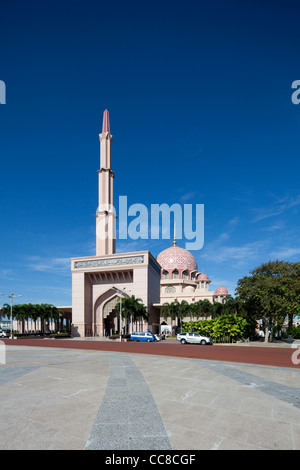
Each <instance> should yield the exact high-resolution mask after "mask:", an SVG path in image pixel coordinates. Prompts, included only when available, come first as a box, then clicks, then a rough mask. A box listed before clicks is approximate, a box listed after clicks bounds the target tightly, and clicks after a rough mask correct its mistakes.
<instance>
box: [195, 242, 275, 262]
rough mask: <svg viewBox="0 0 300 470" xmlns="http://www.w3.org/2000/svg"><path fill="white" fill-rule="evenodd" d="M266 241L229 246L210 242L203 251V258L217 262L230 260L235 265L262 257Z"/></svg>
mask: <svg viewBox="0 0 300 470" xmlns="http://www.w3.org/2000/svg"><path fill="white" fill-rule="evenodd" d="M266 248H267V242H266V241H264V240H263V241H256V242H252V243H246V244H245V245H240V246H238V245H235V246H229V245H224V244H222V243H220V242H219V241H218V240H217V241H216V242H213V243H210V244H208V246H207V248H206V250H205V251H204V252H203V258H205V259H208V260H210V261H214V262H216V263H225V262H230V263H234V264H235V265H242V264H246V263H248V262H249V259H252V260H254V259H256V258H258V257H261V254H262V253H264V252H265V251H266Z"/></svg>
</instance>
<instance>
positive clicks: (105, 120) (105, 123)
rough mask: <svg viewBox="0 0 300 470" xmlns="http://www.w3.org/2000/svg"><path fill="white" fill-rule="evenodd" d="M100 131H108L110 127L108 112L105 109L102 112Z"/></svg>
mask: <svg viewBox="0 0 300 470" xmlns="http://www.w3.org/2000/svg"><path fill="white" fill-rule="evenodd" d="M102 132H109V133H110V128H109V114H108V111H107V109H106V110H105V111H104V113H103V124H102Z"/></svg>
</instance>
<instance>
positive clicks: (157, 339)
mask: <svg viewBox="0 0 300 470" xmlns="http://www.w3.org/2000/svg"><path fill="white" fill-rule="evenodd" d="M154 336H155V339H156V341H161V340H162V337H161V336H160V335H154Z"/></svg>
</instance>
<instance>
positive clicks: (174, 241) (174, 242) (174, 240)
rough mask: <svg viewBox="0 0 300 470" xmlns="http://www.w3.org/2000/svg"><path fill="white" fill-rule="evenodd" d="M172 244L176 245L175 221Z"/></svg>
mask: <svg viewBox="0 0 300 470" xmlns="http://www.w3.org/2000/svg"><path fill="white" fill-rule="evenodd" d="M173 246H176V222H174V239H173Z"/></svg>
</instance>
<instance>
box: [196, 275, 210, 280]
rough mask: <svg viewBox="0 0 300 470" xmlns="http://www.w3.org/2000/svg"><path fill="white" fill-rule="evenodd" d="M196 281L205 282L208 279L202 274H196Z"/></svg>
mask: <svg viewBox="0 0 300 470" xmlns="http://www.w3.org/2000/svg"><path fill="white" fill-rule="evenodd" d="M197 279H198V281H205V280H207V279H208V276H207V275H206V274H204V273H201V274H198V276H197Z"/></svg>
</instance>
